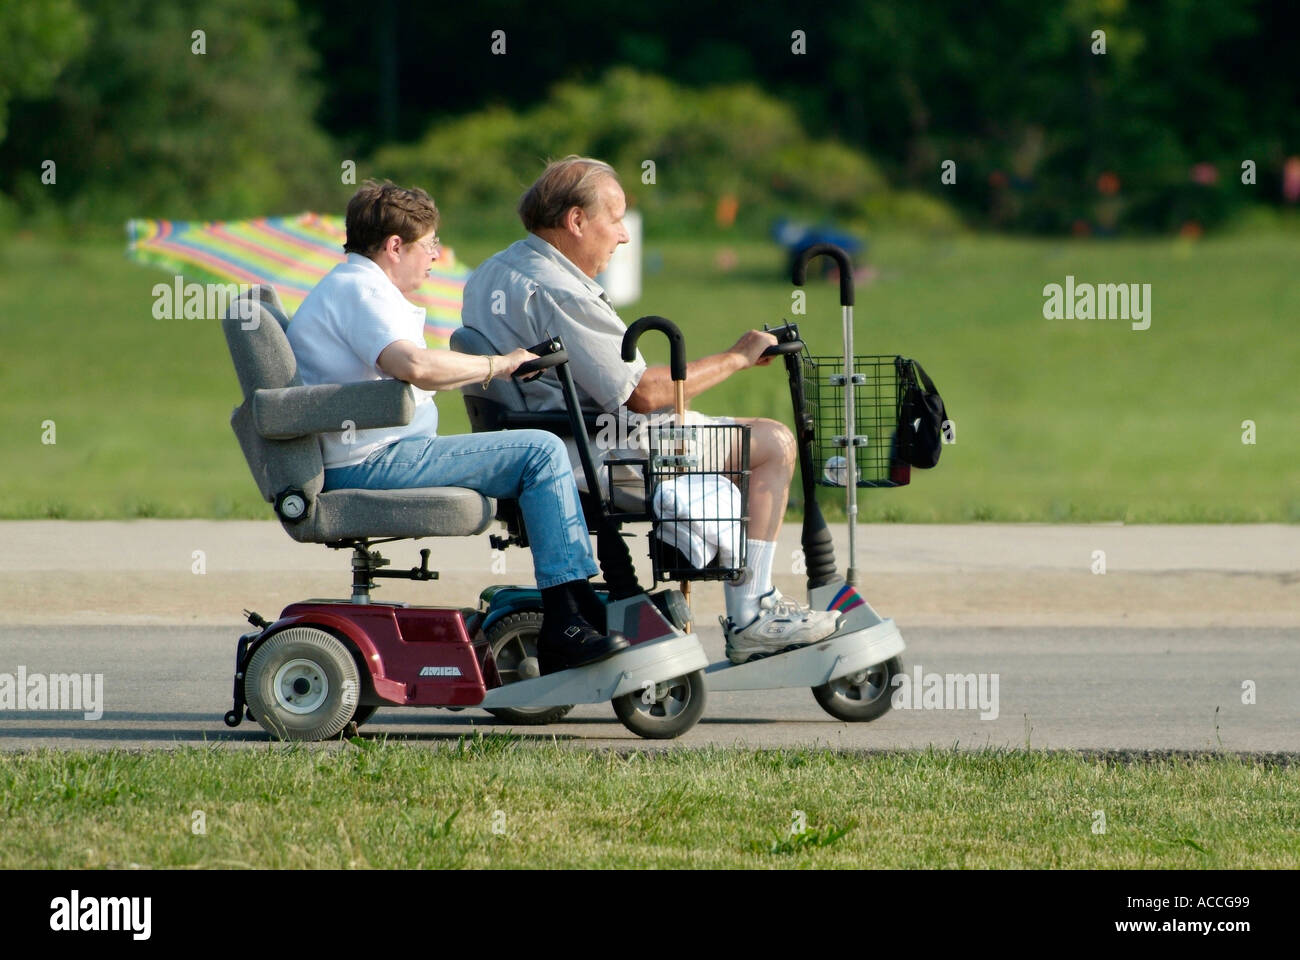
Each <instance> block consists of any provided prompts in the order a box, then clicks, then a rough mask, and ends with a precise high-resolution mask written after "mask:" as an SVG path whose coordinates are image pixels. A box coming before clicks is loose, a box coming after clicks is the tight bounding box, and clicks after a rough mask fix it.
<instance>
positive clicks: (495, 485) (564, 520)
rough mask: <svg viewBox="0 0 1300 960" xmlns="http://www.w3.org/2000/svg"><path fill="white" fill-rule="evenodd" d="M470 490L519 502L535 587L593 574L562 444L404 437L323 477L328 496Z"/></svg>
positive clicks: (502, 437)
mask: <svg viewBox="0 0 1300 960" xmlns="http://www.w3.org/2000/svg"><path fill="white" fill-rule="evenodd" d="M406 487H468V488H469V489H470V490H477V491H478V492H479V493H481V494H483V495H484V496H485V497H506V498H511V499H516V500H518V501H519V506H520V509H521V510H522V511H523V514H524V523H526V524H527V526H528V541H529V543H530V544H531V545H532V550H533V569H534V571H535V572H536V574H537V585H538V586H539V587H542V588H546V587H554V586H556V585H558V584H561V583H568V582H569V581H570V580H585V579H587V578H588V577H594V576H595V575H596V574H597V573H598V572H599V570H598V568H597V566H596V562H595V560H593V559H592V556H591V541H590V539H589V538H588V536H587V522H586V520H584V519H583V516H582V507H581V506H580V505H579V503H578V485H577V483H576V482H575V481H574V479H573V467H572V466H570V465H569V456H568V454H567V453H566V452H565V448H564V441H562V440H561V439H560V438H559V437H557V436H555V434H553V433H547V432H546V431H544V430H499V431H496V432H493V433H466V434H460V435H459V436H451V437H407V438H405V439H403V440H398V441H397V442H396V443H392V444H389V445H388V446H386V447H383V448H381V449H379V450H376V451H375V452H374V453H372V454H371V455H370V456H369V457H367V458H366V460H365V461H364V462H363V463H358V464H355V465H353V466H350V467H334V468H332V469H329V470H326V471H325V489H326V490H340V489H347V488H361V489H365V490H397V489H403V488H406Z"/></svg>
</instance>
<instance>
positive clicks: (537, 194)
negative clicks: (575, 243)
mask: <svg viewBox="0 0 1300 960" xmlns="http://www.w3.org/2000/svg"><path fill="white" fill-rule="evenodd" d="M606 177H609V178H611V179H612V180H613V181H614V182H615V183H618V174H617V173H615V172H614V168H613V167H611V166H610V165H609V164H608V163H605V162H604V161H603V160H593V159H592V158H591V157H580V156H578V155H577V154H576V153H571V154H569V155H568V156H567V157H565V158H564V159H563V160H553V161H551V162H550V163H549V164H547V166H546V169H545V170H543V171H542V175H541V176H540V177H538V178H537V181H536V182H535V183H534V184H533V185H532V186H531V187H529V188H528V190H527V192H525V193H524V195H523V197H522V198H520V200H519V219H520V220H522V221H523V222H524V229H525V230H527V231H528V232H529V233H536V232H537V231H538V230H545V229H546V228H547V227H558V226H561V225H563V223H564V215H565V214H566V213H568V212H569V210H570V209H571V208H573V207H581V208H582V209H583V210H586V211H587V212H591V211H592V210H593V209H595V206H596V203H597V201H598V200H599V199H600V186H601V183H602V182H603V181H604V179H605V178H606Z"/></svg>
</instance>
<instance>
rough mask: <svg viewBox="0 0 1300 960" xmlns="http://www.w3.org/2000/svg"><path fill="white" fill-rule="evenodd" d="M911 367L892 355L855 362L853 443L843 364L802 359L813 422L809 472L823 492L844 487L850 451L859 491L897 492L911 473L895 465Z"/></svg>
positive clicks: (832, 359) (825, 359)
mask: <svg viewBox="0 0 1300 960" xmlns="http://www.w3.org/2000/svg"><path fill="white" fill-rule="evenodd" d="M910 370H911V362H910V361H909V360H907V359H906V358H904V357H899V356H890V355H867V356H863V355H859V356H855V357H854V358H853V434H854V436H853V437H849V436H848V435H847V430H846V424H845V417H844V414H845V403H844V401H845V389H844V377H845V371H844V358H843V357H814V356H810V355H809V354H807V353H804V354H803V375H804V395H805V397H806V398H807V403H808V413H809V415H810V416H811V417H812V418H813V425H814V426H813V429H814V434H815V440H814V443H813V470H814V473H815V475H816V478H817V482H818V483H819V484H820V485H821V486H824V487H843V486H845V485H846V484H847V483H848V472H849V470H848V467H849V463H848V457H849V456H850V453H849V451H850V450H852V456H853V458H854V462H855V463H856V465H857V485H858V486H859V487H901V486H904V485H905V484H907V482H908V479H909V477H910V473H911V471H910V470H909V469H908V467H907V465H906V464H904V463H899V462H896V461H895V457H894V452H895V447H894V436H895V432H896V431H897V429H898V414H899V408H900V406H901V404H902V400H903V393H904V391H905V390H906V388H907V384H908V382H909V380H908V378H909V377H910V376H911V373H910Z"/></svg>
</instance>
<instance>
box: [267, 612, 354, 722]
mask: <svg viewBox="0 0 1300 960" xmlns="http://www.w3.org/2000/svg"><path fill="white" fill-rule="evenodd" d="M360 689H361V680H360V675H359V674H358V672H357V664H356V661H355V660H353V659H352V654H351V653H350V652H349V651H348V648H347V647H345V646H344V645H343V642H342V641H341V640H339V639H338V638H337V637H335V636H334V635H333V634H331V633H327V632H326V631H324V630H322V629H320V628H319V627H289V628H288V629H287V630H282V631H280V632H279V633H277V634H275V635H274V636H272V637H269V638H268V639H266V640H264V641H263V642H262V643H261V644H260V645H259V646H258V648H257V650H256V651H254V653H253V656H252V658H251V659H250V660H249V662H248V669H247V671H246V672H245V674H244V699H245V700H246V701H247V703H248V709H249V711H250V712H251V713H252V714H253V715H254V716H255V717H256V718H257V722H258V723H260V724H261V725H262V728H263V729H264V730H266V732H267V733H269V734H270V735H271V736H273V737H275V738H276V739H278V740H330V739H332V738H334V737H337V736H338V735H339V734H340V733H341V732H342V731H343V728H344V727H345V726H347V724H348V721H349V720H351V719H352V716H353V714H354V713H356V712H357V710H358V707H357V701H356V697H357V694H358V692H359V691H360Z"/></svg>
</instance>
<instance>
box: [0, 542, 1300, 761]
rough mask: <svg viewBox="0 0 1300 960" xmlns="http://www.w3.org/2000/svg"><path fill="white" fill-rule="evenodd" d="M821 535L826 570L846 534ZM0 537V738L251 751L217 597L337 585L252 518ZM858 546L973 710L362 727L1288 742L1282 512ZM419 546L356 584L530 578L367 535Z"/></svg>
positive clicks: (262, 599) (596, 734) (1290, 639)
mask: <svg viewBox="0 0 1300 960" xmlns="http://www.w3.org/2000/svg"><path fill="white" fill-rule="evenodd" d="M798 533H799V531H798V529H797V527H790V526H787V528H786V529H785V530H783V532H782V537H781V542H780V544H779V546H778V551H777V557H778V561H777V577H776V579H777V583H778V585H779V586H781V588H782V590H784V591H785V592H786V593H787V594H792V595H794V594H797V593H798V592H799V589H800V583H801V579H802V578H801V577H800V576H798V574H797V569H796V566H797V558H796V555H795V550H796V548H797V546H798ZM834 533H835V539H836V541H837V550H838V553H839V556H840V558H841V563H843V561H844V557H845V554H846V550H845V542H846V534H847V530H846V528H845V527H844V526H843V525H839V526H837V527H836V528H835V530H834ZM0 544H4V546H5V548H6V549H4V550H2V551H0V609H3V610H4V613H5V616H4V626H2V627H0V750H18V749H31V748H39V747H53V748H59V749H70V748H107V747H130V748H171V747H174V746H177V745H185V744H201V743H203V742H205V741H208V742H218V743H223V744H227V745H235V746H237V745H243V744H266V743H267V742H268V737H267V735H266V734H265V733H264V732H263V731H262V729H261V728H260V727H259V726H258V725H257V724H255V723H250V722H247V721H246V722H245V723H243V724H242V725H241V726H240V727H238V728H236V729H234V730H230V729H228V728H227V727H226V726H225V725H224V724H223V723H222V719H221V718H222V715H223V714H224V713H225V711H226V710H228V709H229V707H230V691H231V674H232V672H233V663H234V644H235V640H236V638H237V637H238V635H239V634H240V633H241V632H243V631H245V630H247V629H248V627H247V626H246V625H245V624H244V623H243V622H242V619H241V617H240V614H239V610H240V608H241V607H245V606H248V607H253V608H255V609H258V610H260V612H262V613H263V614H265V615H267V616H268V617H274V615H275V614H276V613H278V612H279V609H280V607H281V606H283V605H284V604H286V603H288V602H291V601H293V600H297V599H304V598H307V597H313V596H315V597H328V596H341V595H343V594H344V593H346V590H347V584H348V582H349V571H348V558H347V556H346V555H344V554H340V553H338V552H335V551H331V550H328V549H326V548H324V547H319V546H313V545H303V544H297V543H294V542H293V541H292V540H290V539H289V538H288V537H287V536H286V535H285V534H284V532H283V531H282V530H281V529H280V528H279V526H278V525H277V524H275V523H272V522H240V521H229V522H219V521H131V522H99V523H94V522H88V523H81V522H69V521H20V522H9V523H0ZM859 544H860V552H859V560H858V567H859V570H860V572H861V579H860V581H859V582H860V584H861V585H862V586H861V588H862V590H863V591H864V593H865V594H866V595H867V597H868V598H869V599H870V600H871V601H872V603H873V605H874V606H875V607H876V608H877V609H878V610H880V611H881V613H882V614H883V615H886V616H892V617H893V618H894V619H895V620H896V621H897V622H898V625H899V627H900V628H901V629H902V632H903V636H904V638H905V640H906V642H907V645H908V649H907V651H906V652H905V653H904V657H903V659H904V663H905V668H906V673H907V676H908V677H909V678H914V677H915V676H916V671H917V670H918V669H919V670H920V674H921V675H920V678H919V679H918V680H917V681H916V682H917V683H919V684H921V690H919V691H918V693H920V692H923V690H924V686H925V684H926V683H927V682H930V683H933V680H932V679H930V675H932V674H936V675H939V676H940V677H943V676H944V675H949V674H951V675H955V676H960V675H966V674H974V675H976V677H977V678H979V677H980V676H981V675H983V676H984V678H985V680H984V681H983V682H984V683H985V687H984V691H985V693H986V694H991V693H992V687H991V682H992V680H993V679H994V678H995V677H996V680H997V697H996V701H995V702H994V703H990V704H989V705H988V708H986V709H984V710H982V711H981V710H980V709H974V708H964V709H963V708H961V705H960V704H957V703H955V702H953V701H952V700H948V701H947V702H946V703H944V704H941V705H939V706H938V707H936V706H935V701H934V700H933V699H931V700H929V701H927V700H926V699H925V698H924V697H923V696H918V697H917V698H916V699H917V703H916V704H915V706H914V707H913V708H911V709H894V710H891V711H890V712H889V713H887V714H886V715H885V716H883V717H881V718H880V719H878V720H875V721H873V722H871V723H860V724H847V723H842V722H840V721H838V720H835V719H834V718H833V717H831V716H829V715H828V714H826V713H825V712H824V711H823V710H822V708H821V707H820V706H819V705H818V704H817V703H816V702H815V701H814V699H813V697H812V695H811V693H810V691H809V690H807V689H805V688H798V689H784V690H769V691H746V692H736V693H717V694H713V695H712V696H711V697H710V698H709V705H708V710H707V711H706V713H705V716H704V718H703V720H702V721H701V722H700V723H699V724H698V725H697V726H696V727H695V728H694V729H693V730H691V731H690V732H688V733H687V734H686V735H685V736H683V737H681V738H680V739H678V740H674V741H665V742H653V741H644V740H640V739H639V738H637V737H636V736H635V735H634V734H632V733H631V732H629V731H628V730H626V729H625V728H624V727H623V726H622V724H620V723H619V722H618V720H617V719H616V717H615V716H614V712H613V709H612V708H611V706H610V705H609V704H607V703H605V704H592V705H582V706H578V707H575V709H574V710H573V711H572V712H571V713H570V714H569V716H568V717H566V718H565V719H564V720H562V721H560V722H558V723H555V724H551V725H549V726H545V727H514V728H512V727H509V726H506V725H503V724H500V723H497V722H496V721H495V720H494V718H492V717H491V716H490V715H488V714H487V713H485V712H484V711H481V710H474V709H467V710H464V711H461V712H451V711H447V710H416V709H399V708H392V709H381V710H380V711H379V712H378V713H377V714H376V715H375V716H374V718H373V719H372V720H371V721H370V722H369V723H368V724H366V725H365V726H364V727H362V732H363V733H364V734H367V735H381V734H387V735H389V736H391V737H402V738H407V739H410V740H413V741H416V742H424V743H431V744H437V743H442V742H445V741H447V740H448V739H455V738H457V737H460V736H463V735H465V734H467V733H473V732H474V731H476V730H483V731H484V732H489V731H503V730H511V729H513V730H514V731H515V732H516V733H519V734H520V735H522V736H523V737H525V738H528V739H538V740H544V741H546V742H550V741H551V739H552V738H555V740H556V741H557V742H563V743H572V744H578V745H589V746H597V747H604V746H614V747H619V748H635V747H639V746H646V747H654V748H659V747H662V748H666V749H672V748H674V747H677V746H703V745H737V744H738V745H745V746H751V747H759V746H764V747H788V746H816V745H826V746H838V747H847V748H855V749H894V748H908V747H922V746H927V745H934V746H938V747H943V748H949V747H952V746H958V747H960V748H970V749H976V748H980V747H984V746H1010V747H1023V746H1025V745H1026V744H1029V745H1031V746H1033V747H1044V748H1058V749H1105V750H1130V751H1144V750H1169V749H1174V750H1191V751H1198V750H1207V749H1208V750H1228V751H1251V752H1279V751H1283V752H1293V751H1300V572H1298V571H1297V560H1298V558H1300V528H1298V527H1293V526H1283V525H1257V526H1190V525H1188V526H1176V527H1172V526H1171V527H1124V526H1119V525H982V524H976V525H970V526H924V525H923V526H902V525H863V526H861V527H859ZM426 545H428V546H430V547H431V548H433V550H434V559H433V566H434V567H435V568H437V569H439V570H441V571H442V579H441V580H439V581H437V582H435V583H433V584H414V583H409V582H403V581H386V582H385V583H384V584H383V589H382V590H381V591H379V592H377V593H376V599H378V600H404V601H409V602H416V603H425V604H434V605H445V606H465V605H473V604H474V602H475V597H476V594H477V591H478V589H479V588H480V587H482V586H484V585H486V584H490V583H493V582H523V583H526V582H529V581H530V580H531V565H530V564H529V563H528V555H527V553H526V552H524V551H519V550H514V551H508V552H507V553H506V554H504V555H495V556H494V555H493V554H492V553H491V552H490V551H489V549H488V547H487V543H486V538H483V537H480V538H470V539H457V540H436V539H431V540H424V541H421V542H419V543H415V544H412V543H402V544H392V545H389V546H387V547H385V548H383V549H384V551H385V554H386V555H387V556H390V557H392V559H393V566H394V567H398V568H400V567H404V566H409V565H410V564H411V563H413V562H415V560H416V557H415V550H416V549H418V548H419V547H421V546H426ZM1097 551H1102V552H1103V553H1104V555H1105V567H1104V573H1103V572H1102V571H1101V570H1100V569H1099V568H1098V563H1097ZM633 552H634V555H635V554H636V552H637V551H636V550H634V551H633ZM503 558H504V563H505V564H506V568H505V569H504V570H502V569H500V566H501V564H502V562H503ZM646 573H647V571H644V570H643V571H642V577H643V582H645V579H646ZM694 603H695V610H696V616H697V625H698V627H699V633H700V636H701V639H702V641H703V642H704V645H705V649H706V652H707V653H708V654H709V656H710V658H711V659H713V660H717V659H721V657H722V638H721V633H720V630H719V628H718V627H717V624H716V620H714V618H713V617H714V615H715V614H716V613H717V612H718V611H719V610H720V609H721V594H720V588H719V587H718V586H717V585H715V584H709V585H697V592H696V596H695V600H694ZM19 670H23V671H26V672H27V673H28V674H36V673H44V674H52V673H71V672H75V673H79V674H92V675H93V674H102V675H103V699H102V704H101V705H102V709H103V715H102V716H101V717H99V718H98V719H86V718H85V717H84V716H83V715H82V714H81V713H70V712H60V711H53V710H28V709H16V708H15V705H14V704H12V703H6V701H5V699H4V684H5V677H6V675H9V676H12V677H15V678H16V677H17V674H18V672H19ZM910 683H911V681H910V680H909V684H910ZM1252 698H1253V700H1254V702H1253V703H1251V702H1244V701H1247V700H1250V699H1252ZM994 708H995V709H994ZM995 711H996V716H993V713H994V712H995ZM982 714H983V715H982Z"/></svg>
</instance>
